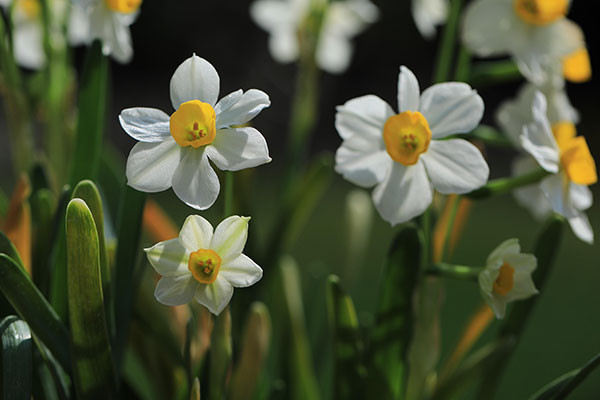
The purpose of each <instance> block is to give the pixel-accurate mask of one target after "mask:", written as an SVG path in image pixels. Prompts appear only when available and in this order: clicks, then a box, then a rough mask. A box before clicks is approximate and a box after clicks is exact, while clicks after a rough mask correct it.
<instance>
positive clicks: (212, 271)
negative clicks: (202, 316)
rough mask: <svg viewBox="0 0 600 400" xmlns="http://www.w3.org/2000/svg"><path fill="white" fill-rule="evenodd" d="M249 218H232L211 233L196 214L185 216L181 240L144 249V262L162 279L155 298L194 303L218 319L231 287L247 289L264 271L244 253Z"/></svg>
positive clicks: (180, 234)
mask: <svg viewBox="0 0 600 400" xmlns="http://www.w3.org/2000/svg"><path fill="white" fill-rule="evenodd" d="M249 220H250V218H249V217H239V216H231V217H229V218H226V219H225V220H223V222H221V223H220V224H219V225H218V226H217V227H216V229H215V230H214V232H213V227H212V225H211V224H210V223H209V222H208V221H207V220H205V219H204V218H202V217H201V216H199V215H190V216H189V217H187V219H186V220H185V222H184V223H183V227H182V228H181V232H179V237H178V238H175V239H171V240H167V241H164V242H160V243H158V244H156V245H154V246H152V247H150V248H147V249H144V251H145V252H146V256H147V257H148V261H149V262H150V264H151V265H152V267H154V269H155V270H156V272H157V273H159V274H160V275H162V278H161V279H160V280H159V281H158V284H157V285H156V289H155V291H154V296H155V297H156V300H158V301H159V302H161V303H163V304H166V305H169V306H178V305H181V304H186V303H189V302H190V301H192V299H196V301H197V302H198V303H200V304H202V305H204V306H206V308H208V309H209V310H210V312H212V313H213V314H215V315H219V313H221V311H223V309H224V308H225V307H226V306H227V304H229V301H230V300H231V296H232V295H233V288H234V287H248V286H252V285H254V284H255V283H256V282H258V281H259V280H260V279H261V278H262V274H263V271H262V269H261V268H260V267H259V266H258V265H256V263H255V262H254V261H252V260H251V259H250V258H249V257H248V256H246V255H244V254H242V250H243V249H244V246H245V245H246V239H247V237H248V221H249Z"/></svg>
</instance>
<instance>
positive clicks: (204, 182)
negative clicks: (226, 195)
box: [172, 148, 220, 210]
mask: <svg viewBox="0 0 600 400" xmlns="http://www.w3.org/2000/svg"><path fill="white" fill-rule="evenodd" d="M172 184H173V191H174V192H175V194H176V195H177V197H179V198H180V199H181V200H182V201H183V202H184V203H185V204H187V205H188V206H190V207H192V208H195V209H197V210H206V209H207V208H209V207H210V206H212V205H213V203H214V202H215V200H217V197H218V196H219V189H220V184H219V177H218V176H217V174H216V173H215V171H214V170H213V168H212V167H211V165H210V163H209V162H208V156H207V155H206V151H204V150H203V149H200V148H199V149H192V148H186V149H183V157H182V159H181V162H180V163H179V166H178V167H177V169H176V170H175V173H174V174H173V179H172Z"/></svg>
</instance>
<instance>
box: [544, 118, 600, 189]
mask: <svg viewBox="0 0 600 400" xmlns="http://www.w3.org/2000/svg"><path fill="white" fill-rule="evenodd" d="M552 132H553V133H554V137H555V138H556V143H557V144H558V148H559V150H560V164H561V166H562V168H563V169H564V170H565V172H566V173H567V176H568V177H569V180H570V181H572V182H574V183H577V184H579V185H592V184H594V183H596V182H597V181H598V175H597V173H596V163H595V162H594V158H593V157H592V154H591V153H590V149H589V147H588V145H587V142H586V141H585V138H584V137H583V136H576V135H577V131H576V130H575V125H573V124H572V123H571V122H564V121H563V122H558V123H556V124H554V125H552Z"/></svg>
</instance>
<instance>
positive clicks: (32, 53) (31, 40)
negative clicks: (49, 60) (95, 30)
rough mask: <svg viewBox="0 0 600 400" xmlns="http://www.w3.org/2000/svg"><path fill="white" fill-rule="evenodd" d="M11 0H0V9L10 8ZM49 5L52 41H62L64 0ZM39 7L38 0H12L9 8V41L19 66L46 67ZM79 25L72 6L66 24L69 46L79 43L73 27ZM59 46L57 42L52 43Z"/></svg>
mask: <svg viewBox="0 0 600 400" xmlns="http://www.w3.org/2000/svg"><path fill="white" fill-rule="evenodd" d="M12 3H13V0H0V6H1V7H3V8H5V9H9V7H10V6H11V4H12ZM48 4H49V5H50V6H51V12H52V15H51V19H52V22H53V26H52V32H53V40H54V41H55V42H56V41H58V40H61V39H62V37H61V36H60V35H61V34H62V28H61V24H62V23H63V22H64V21H63V19H64V17H63V15H64V14H65V11H66V7H67V6H68V4H67V1H66V0H53V1H50V2H49V3H48ZM41 7H42V5H41V4H40V0H14V5H13V7H12V26H13V31H12V39H13V43H12V46H13V52H14V57H15V61H16V63H17V64H18V65H20V66H22V67H24V68H29V69H40V68H42V67H44V65H45V64H46V53H45V51H44V45H43V40H44V38H43V35H44V33H43V27H42V9H41ZM81 24H82V17H81V9H80V8H79V7H76V6H73V7H71V10H70V14H69V23H68V37H69V43H72V44H74V43H73V42H76V41H77V40H79V36H78V33H77V30H76V29H74V28H73V27H77V26H80V25H81ZM55 45H58V43H55Z"/></svg>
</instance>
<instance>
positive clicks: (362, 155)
mask: <svg viewBox="0 0 600 400" xmlns="http://www.w3.org/2000/svg"><path fill="white" fill-rule="evenodd" d="M398 108H399V111H400V113H399V114H396V113H395V112H394V110H393V109H392V107H390V106H389V105H388V104H387V103H386V102H385V101H384V100H382V99H380V98H379V97H376V96H373V95H367V96H363V97H359V98H356V99H352V100H349V101H347V102H346V103H345V104H344V105H343V106H338V108H337V114H336V120H335V126H336V129H337V131H338V133H339V135H340V136H341V138H342V139H343V143H342V145H341V146H340V148H339V149H338V150H337V152H336V157H335V161H336V166H335V170H336V171H337V172H338V173H340V174H342V175H343V176H344V178H346V179H347V180H349V181H350V182H352V183H354V184H356V185H358V186H362V187H365V188H368V187H373V186H376V187H375V190H374V191H373V194H372V197H373V201H374V203H375V207H376V208H377V211H379V214H380V215H381V216H382V218H383V219H385V220H386V221H388V222H390V223H391V224H392V225H395V224H398V223H401V222H405V221H408V220H410V219H411V218H413V217H416V216H418V215H420V214H422V213H423V212H424V211H425V210H426V209H427V207H429V205H430V204H431V201H432V196H433V189H436V190H437V191H438V192H440V193H443V194H451V193H457V194H462V193H468V192H470V191H472V190H474V189H477V188H479V187H481V186H483V185H484V184H485V183H486V182H487V179H488V175H489V168H488V165H487V163H486V162H485V160H484V159H483V156H482V155H481V153H480V152H479V150H478V149H477V148H476V147H475V146H473V145H472V144H471V143H469V142H467V141H466V140H463V139H448V136H450V135H452V134H456V133H466V132H470V131H471V130H473V129H474V128H475V127H476V126H477V125H478V124H479V121H480V120H481V117H482V115H483V109H484V106H483V100H482V99H481V97H480V96H479V95H478V94H477V92H475V91H474V90H473V89H471V87H470V86H469V85H467V84H465V83H458V82H449V83H442V84H437V85H433V86H432V87H430V88H429V89H427V90H425V91H424V92H423V93H422V94H421V93H420V90H419V83H418V82H417V79H416V78H415V76H414V75H413V73H412V72H411V71H410V70H409V69H408V68H406V67H401V68H400V75H399V78H398Z"/></svg>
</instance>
